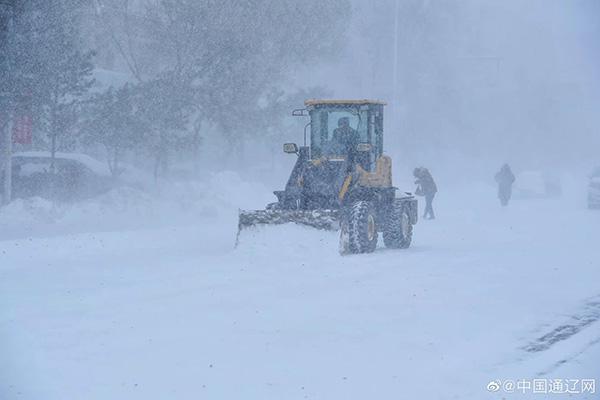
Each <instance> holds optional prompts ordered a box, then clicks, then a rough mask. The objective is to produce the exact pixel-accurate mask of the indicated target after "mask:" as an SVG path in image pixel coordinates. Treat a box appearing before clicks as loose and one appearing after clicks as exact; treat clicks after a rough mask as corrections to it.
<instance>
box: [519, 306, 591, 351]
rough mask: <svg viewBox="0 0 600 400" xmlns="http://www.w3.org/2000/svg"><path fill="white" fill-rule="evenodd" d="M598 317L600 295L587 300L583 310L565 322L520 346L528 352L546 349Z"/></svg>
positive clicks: (567, 337) (569, 336) (575, 332)
mask: <svg viewBox="0 0 600 400" xmlns="http://www.w3.org/2000/svg"><path fill="white" fill-rule="evenodd" d="M599 319H600V296H598V297H595V298H593V299H592V300H589V301H587V302H586V303H585V304H584V306H583V311H582V312H581V313H580V314H576V315H574V316H572V317H571V319H570V321H569V322H568V323H566V324H563V325H560V326H558V327H556V328H554V329H553V330H551V331H550V332H548V333H546V334H544V335H543V336H540V337H539V338H537V339H535V340H534V341H533V342H531V343H529V344H527V345H526V346H524V347H522V349H523V350H525V351H526V352H528V353H538V352H541V351H545V350H548V349H549V348H551V347H552V346H553V345H554V344H556V343H558V342H562V341H563V340H567V339H569V338H571V337H572V336H574V335H575V334H577V333H579V332H581V331H582V330H583V329H585V328H587V327H588V326H590V325H592V324H593V323H594V322H596V321H598V320H599Z"/></svg>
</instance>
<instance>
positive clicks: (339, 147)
mask: <svg viewBox="0 0 600 400" xmlns="http://www.w3.org/2000/svg"><path fill="white" fill-rule="evenodd" d="M359 141H360V136H359V135H358V132H357V131H356V130H355V129H353V128H352V127H351V126H350V119H349V118H348V117H342V118H340V119H338V127H337V128H336V129H334V130H333V137H332V138H331V143H332V145H333V148H334V149H335V150H336V152H338V153H341V154H344V155H348V157H350V158H353V156H354V152H355V151H356V146H357V145H358V142H359Z"/></svg>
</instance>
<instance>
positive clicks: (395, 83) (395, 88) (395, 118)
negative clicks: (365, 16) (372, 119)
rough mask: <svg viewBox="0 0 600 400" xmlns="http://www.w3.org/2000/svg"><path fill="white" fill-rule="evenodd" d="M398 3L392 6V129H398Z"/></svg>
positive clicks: (398, 1)
mask: <svg viewBox="0 0 600 400" xmlns="http://www.w3.org/2000/svg"><path fill="white" fill-rule="evenodd" d="M399 3H400V0H396V2H395V5H394V71H393V75H392V107H393V110H394V111H393V112H394V114H393V117H392V122H393V125H394V129H398V128H399V127H398V125H399V123H398V120H399V117H400V101H399V100H398V24H399V21H398V19H399V16H398V12H399V10H400V4H399Z"/></svg>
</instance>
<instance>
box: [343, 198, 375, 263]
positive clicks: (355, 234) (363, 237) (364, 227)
mask: <svg viewBox="0 0 600 400" xmlns="http://www.w3.org/2000/svg"><path fill="white" fill-rule="evenodd" d="M375 221H376V216H375V209H374V206H373V204H372V203H370V202H368V201H357V202H356V203H354V204H352V206H351V208H350V209H349V210H348V215H347V221H346V224H347V225H346V227H345V229H346V234H347V235H348V236H347V240H348V252H349V253H351V254H358V253H372V252H373V251H375V248H376V247H377V225H376V224H375Z"/></svg>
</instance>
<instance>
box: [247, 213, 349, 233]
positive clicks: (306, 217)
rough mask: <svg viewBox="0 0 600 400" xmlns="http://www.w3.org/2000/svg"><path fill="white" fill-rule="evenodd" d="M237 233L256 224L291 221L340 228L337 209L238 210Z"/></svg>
mask: <svg viewBox="0 0 600 400" xmlns="http://www.w3.org/2000/svg"><path fill="white" fill-rule="evenodd" d="M239 217H240V219H239V224H238V234H239V232H241V231H242V230H243V229H244V228H248V227H250V226H256V225H281V224H287V223H289V222H293V223H296V224H301V225H308V226H312V227H313V228H317V229H323V230H328V231H335V230H338V229H339V228H340V224H339V210H277V209H275V210H253V211H244V210H240V215H239Z"/></svg>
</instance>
